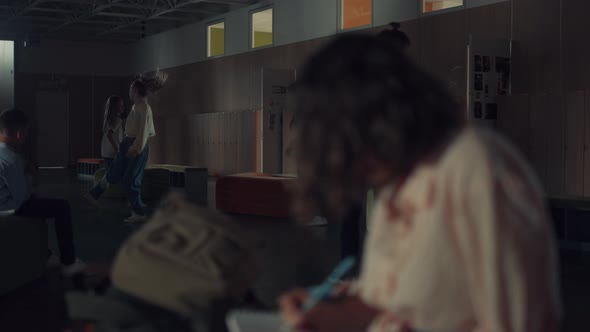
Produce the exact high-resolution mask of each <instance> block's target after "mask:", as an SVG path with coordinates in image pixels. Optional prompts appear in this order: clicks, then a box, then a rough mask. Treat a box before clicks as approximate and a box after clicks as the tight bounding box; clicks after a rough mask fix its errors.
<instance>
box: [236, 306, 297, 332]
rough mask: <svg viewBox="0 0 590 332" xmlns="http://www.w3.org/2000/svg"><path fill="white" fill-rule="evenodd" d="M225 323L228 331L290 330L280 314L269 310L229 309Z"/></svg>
mask: <svg viewBox="0 0 590 332" xmlns="http://www.w3.org/2000/svg"><path fill="white" fill-rule="evenodd" d="M226 324H227V328H228V329H229V332H291V329H290V328H289V327H288V326H287V325H286V324H285V323H284V322H283V320H282V319H281V316H280V315H279V314H278V313H276V312H271V311H251V310H236V311H231V312H229V313H228V314H227V317H226Z"/></svg>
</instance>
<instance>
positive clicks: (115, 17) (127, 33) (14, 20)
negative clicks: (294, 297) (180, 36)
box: [0, 0, 260, 42]
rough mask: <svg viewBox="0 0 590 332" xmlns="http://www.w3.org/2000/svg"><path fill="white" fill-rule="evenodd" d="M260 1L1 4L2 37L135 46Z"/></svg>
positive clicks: (31, 0) (30, 0)
mask: <svg viewBox="0 0 590 332" xmlns="http://www.w3.org/2000/svg"><path fill="white" fill-rule="evenodd" d="M259 1H260V0H19V1H14V0H12V1H11V0H0V39H15V40H32V41H34V40H39V39H40V38H52V39H64V40H87V41H96V40H102V41H107V42H132V41H136V40H138V39H141V38H143V37H146V36H149V35H153V34H156V33H159V32H162V31H165V30H169V29H174V28H177V27H180V26H182V25H185V24H189V23H193V22H197V21H201V20H204V19H207V18H209V17H213V16H216V15H219V14H223V13H225V12H228V11H231V10H234V9H237V8H240V7H243V6H247V5H250V4H253V3H256V2H259Z"/></svg>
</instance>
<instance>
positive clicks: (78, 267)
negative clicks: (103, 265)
mask: <svg viewBox="0 0 590 332" xmlns="http://www.w3.org/2000/svg"><path fill="white" fill-rule="evenodd" d="M87 267H88V265H86V263H84V262H83V261H82V260H81V259H80V258H76V261H75V262H74V263H73V264H70V265H67V266H66V265H62V272H63V274H64V275H66V276H73V275H74V274H78V273H81V272H84V270H86V268H87Z"/></svg>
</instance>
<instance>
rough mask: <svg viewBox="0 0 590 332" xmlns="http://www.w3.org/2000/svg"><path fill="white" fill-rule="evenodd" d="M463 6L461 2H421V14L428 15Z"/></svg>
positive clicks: (450, 0) (444, 0)
mask: <svg viewBox="0 0 590 332" xmlns="http://www.w3.org/2000/svg"><path fill="white" fill-rule="evenodd" d="M460 6H463V0H422V12H423V13H430V12H435V11H437V10H443V9H448V8H453V7H460Z"/></svg>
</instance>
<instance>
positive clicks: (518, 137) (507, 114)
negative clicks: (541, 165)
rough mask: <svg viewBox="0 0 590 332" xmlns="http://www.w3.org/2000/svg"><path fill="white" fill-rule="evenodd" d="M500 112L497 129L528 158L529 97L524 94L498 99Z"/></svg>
mask: <svg viewBox="0 0 590 332" xmlns="http://www.w3.org/2000/svg"><path fill="white" fill-rule="evenodd" d="M498 103H499V105H498V106H499V107H500V109H502V112H500V113H499V114H498V129H499V130H500V131H501V132H502V133H503V134H504V135H505V136H506V137H507V138H508V139H509V140H510V141H511V142H512V143H513V144H514V146H515V147H516V148H517V149H518V150H519V151H520V152H521V153H523V154H524V155H525V156H527V157H528V156H530V122H529V115H530V97H529V95H526V94H521V95H512V96H506V97H500V98H498Z"/></svg>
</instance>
